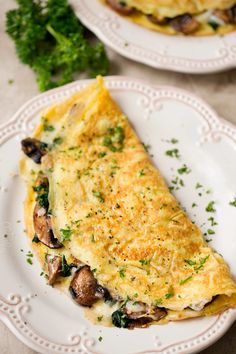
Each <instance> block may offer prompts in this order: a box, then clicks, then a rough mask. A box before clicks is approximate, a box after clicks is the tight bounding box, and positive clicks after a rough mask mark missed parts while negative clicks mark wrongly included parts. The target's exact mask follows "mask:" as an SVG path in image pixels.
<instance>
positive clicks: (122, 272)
mask: <svg viewBox="0 0 236 354" xmlns="http://www.w3.org/2000/svg"><path fill="white" fill-rule="evenodd" d="M118 273H119V275H120V277H121V278H124V277H125V268H121V269H119V271H118Z"/></svg>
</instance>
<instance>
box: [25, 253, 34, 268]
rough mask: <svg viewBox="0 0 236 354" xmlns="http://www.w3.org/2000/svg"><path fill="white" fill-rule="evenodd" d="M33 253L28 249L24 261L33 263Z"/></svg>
mask: <svg viewBox="0 0 236 354" xmlns="http://www.w3.org/2000/svg"><path fill="white" fill-rule="evenodd" d="M33 256H34V255H33V253H32V252H31V251H29V252H28V253H27V254H26V262H27V263H29V264H30V265H32V264H33V260H32V258H33Z"/></svg>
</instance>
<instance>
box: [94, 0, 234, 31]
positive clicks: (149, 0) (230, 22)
mask: <svg viewBox="0 0 236 354" xmlns="http://www.w3.org/2000/svg"><path fill="white" fill-rule="evenodd" d="M101 1H102V2H103V3H104V4H107V5H108V6H109V7H111V8H112V9H113V10H115V11H116V12H118V13H119V14H121V15H123V16H124V17H125V18H127V19H128V20H131V21H133V22H135V23H137V24H139V25H141V26H144V27H146V28H149V29H151V30H154V31H158V32H162V33H166V34H169V35H176V34H185V35H190V34H191V35H196V36H203V35H212V34H220V35H223V34H226V33H229V32H232V31H235V29H236V1H235V0H208V1H203V0H181V1H180V0H178V1H173V0H124V1H120V0H101Z"/></svg>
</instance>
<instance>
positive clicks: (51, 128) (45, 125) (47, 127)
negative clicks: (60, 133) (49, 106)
mask: <svg viewBox="0 0 236 354" xmlns="http://www.w3.org/2000/svg"><path fill="white" fill-rule="evenodd" d="M42 123H43V130H44V131H45V132H53V131H54V130H55V128H54V126H53V125H51V124H48V119H47V118H44V117H42Z"/></svg>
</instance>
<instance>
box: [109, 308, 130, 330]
mask: <svg viewBox="0 0 236 354" xmlns="http://www.w3.org/2000/svg"><path fill="white" fill-rule="evenodd" d="M111 318H112V323H113V325H114V326H116V327H118V328H127V327H128V324H129V318H128V316H127V315H126V314H125V313H124V312H123V311H122V310H117V311H115V312H113V313H112V315H111Z"/></svg>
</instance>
